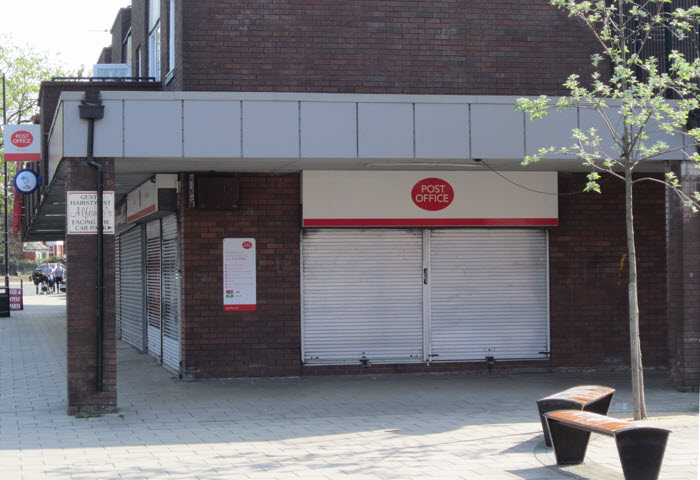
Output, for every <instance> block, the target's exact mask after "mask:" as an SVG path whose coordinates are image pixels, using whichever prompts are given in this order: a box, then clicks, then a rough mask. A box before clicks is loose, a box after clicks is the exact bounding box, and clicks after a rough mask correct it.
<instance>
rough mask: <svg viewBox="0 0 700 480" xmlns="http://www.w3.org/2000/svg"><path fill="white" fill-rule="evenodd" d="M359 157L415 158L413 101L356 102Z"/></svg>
mask: <svg viewBox="0 0 700 480" xmlns="http://www.w3.org/2000/svg"><path fill="white" fill-rule="evenodd" d="M357 108H358V125H359V126H358V136H359V147H358V152H359V156H360V157H361V158H414V152H413V104H412V103H403V104H402V103H360V104H358V107H357Z"/></svg>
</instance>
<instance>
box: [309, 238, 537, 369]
mask: <svg viewBox="0 0 700 480" xmlns="http://www.w3.org/2000/svg"><path fill="white" fill-rule="evenodd" d="M303 235H304V236H303V243H302V249H303V255H302V261H303V265H302V268H303V278H302V280H303V285H302V291H303V298H302V304H303V307H302V308H303V310H302V313H303V317H302V342H303V343H302V351H303V361H304V363H318V364H343V363H346V364H357V363H361V362H369V363H398V362H420V361H424V360H425V361H432V362H436V361H437V362H440V361H469V360H484V359H485V357H490V356H492V357H494V358H496V359H537V358H543V357H544V353H543V352H546V351H548V350H549V349H548V338H549V331H548V324H549V320H548V308H547V305H548V291H547V281H548V279H547V247H546V245H547V241H546V232H545V231H544V230H536V229H436V230H407V229H396V230H383V229H366V230H358V229H353V230H330V229H327V230H323V229H320V230H306V231H304V234H303Z"/></svg>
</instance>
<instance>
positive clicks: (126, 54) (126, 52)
mask: <svg viewBox="0 0 700 480" xmlns="http://www.w3.org/2000/svg"><path fill="white" fill-rule="evenodd" d="M133 60H134V59H133V56H132V52H131V30H129V33H127V34H126V38H125V39H124V42H123V43H122V62H123V63H128V64H129V65H133V63H132V61H133Z"/></svg>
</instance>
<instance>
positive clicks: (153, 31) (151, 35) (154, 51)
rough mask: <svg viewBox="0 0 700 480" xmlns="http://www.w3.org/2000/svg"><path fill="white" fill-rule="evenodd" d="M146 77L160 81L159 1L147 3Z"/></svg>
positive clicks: (151, 0) (150, 0)
mask: <svg viewBox="0 0 700 480" xmlns="http://www.w3.org/2000/svg"><path fill="white" fill-rule="evenodd" d="M148 76H149V77H154V78H155V79H156V81H160V0H149V1H148Z"/></svg>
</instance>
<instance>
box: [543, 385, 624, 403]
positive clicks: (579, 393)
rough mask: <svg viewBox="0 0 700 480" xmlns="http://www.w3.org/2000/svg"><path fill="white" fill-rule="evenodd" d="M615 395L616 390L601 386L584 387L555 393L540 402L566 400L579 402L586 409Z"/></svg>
mask: <svg viewBox="0 0 700 480" xmlns="http://www.w3.org/2000/svg"><path fill="white" fill-rule="evenodd" d="M613 393H615V389H614V388H608V387H603V386H600V385H582V386H579V387H573V388H569V389H568V390H564V391H563V392H559V393H555V394H554V395H550V396H549V397H545V398H543V399H541V400H539V401H540V402H542V401H547V400H559V399H565V400H572V401H574V402H579V403H580V404H581V405H582V406H583V407H585V406H586V405H590V404H591V403H593V402H596V401H598V400H600V399H601V398H603V397H606V396H608V395H612V394H613Z"/></svg>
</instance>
